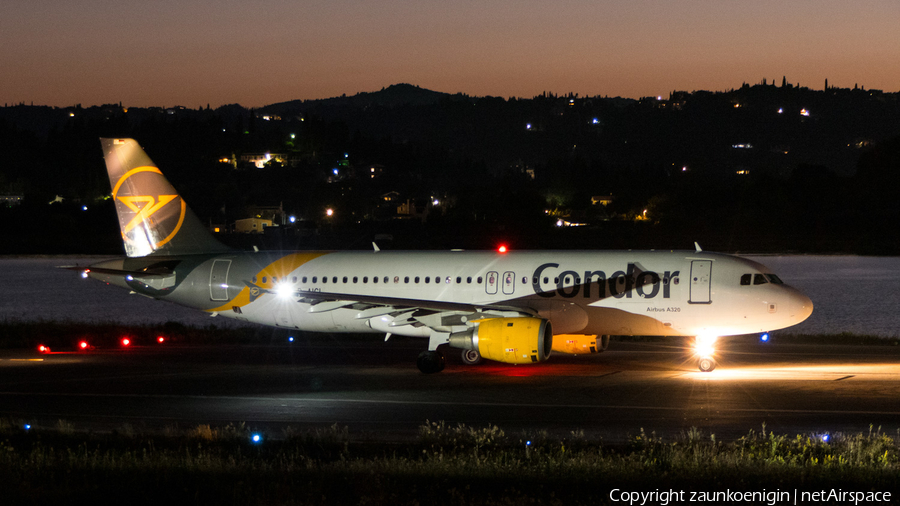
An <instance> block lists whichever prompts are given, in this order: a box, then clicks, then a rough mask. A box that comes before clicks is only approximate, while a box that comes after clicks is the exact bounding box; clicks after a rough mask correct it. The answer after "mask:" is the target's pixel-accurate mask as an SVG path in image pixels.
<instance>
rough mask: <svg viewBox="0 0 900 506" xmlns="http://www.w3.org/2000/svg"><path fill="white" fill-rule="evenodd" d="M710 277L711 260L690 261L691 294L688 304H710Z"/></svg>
mask: <svg viewBox="0 0 900 506" xmlns="http://www.w3.org/2000/svg"><path fill="white" fill-rule="evenodd" d="M711 277H712V261H711V260H694V261H692V262H691V295H690V298H689V299H688V303H689V304H711V303H712V299H711V298H710V278H711Z"/></svg>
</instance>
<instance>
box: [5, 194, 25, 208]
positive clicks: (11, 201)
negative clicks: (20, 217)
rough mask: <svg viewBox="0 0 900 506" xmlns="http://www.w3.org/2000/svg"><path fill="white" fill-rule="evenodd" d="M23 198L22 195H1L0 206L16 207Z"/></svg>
mask: <svg viewBox="0 0 900 506" xmlns="http://www.w3.org/2000/svg"><path fill="white" fill-rule="evenodd" d="M24 198H25V196H24V195H15V194H2V195H0V206H2V207H16V206H17V205H19V204H21V203H22V200H23V199H24Z"/></svg>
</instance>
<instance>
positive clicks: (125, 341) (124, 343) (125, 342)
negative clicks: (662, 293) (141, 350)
mask: <svg viewBox="0 0 900 506" xmlns="http://www.w3.org/2000/svg"><path fill="white" fill-rule="evenodd" d="M122 346H131V339H128V338H127V337H123V338H122Z"/></svg>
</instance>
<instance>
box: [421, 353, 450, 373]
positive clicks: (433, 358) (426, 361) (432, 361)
mask: <svg viewBox="0 0 900 506" xmlns="http://www.w3.org/2000/svg"><path fill="white" fill-rule="evenodd" d="M416 365H417V366H418V367H419V370H420V371H422V372H423V373H425V374H434V373H436V372H441V371H443V370H444V365H445V364H444V354H443V353H441V352H439V351H423V352H422V353H419V358H417V359H416Z"/></svg>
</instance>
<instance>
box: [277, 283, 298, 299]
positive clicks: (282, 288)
mask: <svg viewBox="0 0 900 506" xmlns="http://www.w3.org/2000/svg"><path fill="white" fill-rule="evenodd" d="M275 293H276V294H277V295H278V296H279V297H281V298H282V299H289V298H291V297H292V296H293V295H294V287H292V286H291V285H290V284H288V283H280V284H278V285H275Z"/></svg>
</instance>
